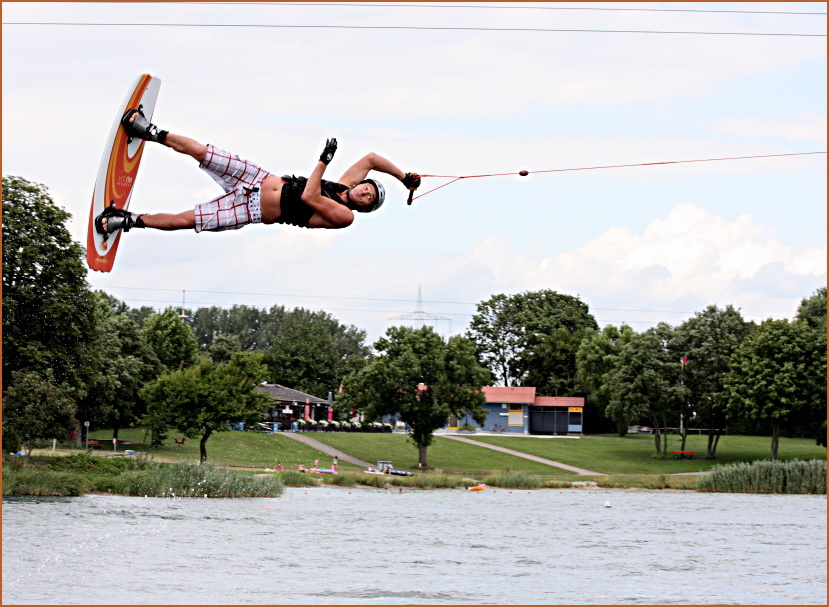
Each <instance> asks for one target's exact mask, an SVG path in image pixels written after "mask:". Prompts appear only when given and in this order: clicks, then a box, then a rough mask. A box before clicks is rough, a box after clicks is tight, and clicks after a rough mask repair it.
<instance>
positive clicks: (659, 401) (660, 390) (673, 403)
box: [608, 323, 687, 457]
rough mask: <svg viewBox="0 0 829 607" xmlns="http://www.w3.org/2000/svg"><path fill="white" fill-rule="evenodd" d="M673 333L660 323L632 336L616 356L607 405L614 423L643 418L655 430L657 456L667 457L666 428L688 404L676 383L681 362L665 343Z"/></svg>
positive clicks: (682, 391)
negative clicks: (620, 420) (685, 404)
mask: <svg viewBox="0 0 829 607" xmlns="http://www.w3.org/2000/svg"><path fill="white" fill-rule="evenodd" d="M672 331H673V329H672V328H671V327H670V326H669V325H667V324H665V323H660V324H659V325H657V326H656V327H653V328H651V329H648V330H647V331H645V332H644V333H638V334H634V335H632V336H631V338H630V340H629V341H628V342H627V343H625V344H624V345H623V346H622V348H621V349H620V352H619V358H618V364H617V365H616V369H615V371H614V373H613V375H612V382H611V391H612V396H611V400H610V404H609V405H608V410H609V415H610V416H611V417H612V418H614V419H619V418H621V419H629V420H634V419H637V418H641V417H646V418H647V419H648V420H649V422H650V425H651V426H652V427H653V428H654V443H655V444H654V446H655V447H656V455H657V456H659V457H662V456H665V455H667V447H668V436H667V430H666V429H667V428H668V427H669V424H670V423H671V421H672V420H675V419H678V416H679V412H680V408H681V406H682V403H683V402H685V401H686V400H687V396H686V393H685V389H684V387H683V386H682V384H681V383H680V381H679V375H680V362H679V361H678V360H673V358H674V357H673V356H672V355H671V353H670V351H669V350H668V343H669V342H670V339H671V337H672Z"/></svg>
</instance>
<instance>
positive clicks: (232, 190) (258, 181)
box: [195, 144, 270, 232]
mask: <svg viewBox="0 0 829 607" xmlns="http://www.w3.org/2000/svg"><path fill="white" fill-rule="evenodd" d="M199 167H200V168H201V169H202V170H204V171H205V172H206V173H207V174H208V175H210V176H211V177H212V178H213V179H214V180H215V181H216V183H218V184H219V185H220V186H222V189H223V190H224V191H225V194H224V195H222V196H219V197H218V198H214V199H213V200H211V201H209V202H203V203H201V204H197V205H196V207H195V213H196V226H195V229H196V232H222V231H224V230H238V229H239V228H241V227H243V226H246V225H248V224H249V223H262V207H261V203H260V199H259V194H260V193H259V191H256V192H249V190H251V189H253V188H259V187H261V185H262V182H263V181H264V180H265V177H267V176H268V175H270V173H268V172H267V171H266V170H264V169H263V168H261V167H259V166H258V165H255V164H253V163H252V162H249V161H247V160H243V159H242V158H239V156H237V155H236V154H229V153H228V152H225V151H224V150H220V149H219V148H217V147H215V146H213V145H210V144H208V146H207V156H205V158H204V161H203V162H202V163H201V164H200V165H199ZM246 189H247V190H246Z"/></svg>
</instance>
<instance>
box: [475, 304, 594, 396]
mask: <svg viewBox="0 0 829 607" xmlns="http://www.w3.org/2000/svg"><path fill="white" fill-rule="evenodd" d="M477 312H478V313H477V314H475V315H474V316H473V317H472V322H471V323H470V331H469V333H468V337H469V339H471V340H472V341H473V342H474V343H475V346H476V348H477V352H478V355H479V356H480V358H481V360H482V361H483V362H484V364H485V365H487V366H488V367H489V369H490V371H491V372H492V375H493V377H495V378H496V381H498V382H500V383H502V384H503V385H505V386H513V385H530V384H529V381H530V379H529V378H532V380H533V381H542V379H541V378H545V377H547V378H550V379H549V386H547V387H546V388H547V389H549V390H552V391H562V390H563V391H564V392H572V391H573V389H574V386H575V383H574V377H575V374H576V363H575V353H576V350H577V349H578V344H579V342H580V338H581V335H582V334H581V332H583V331H585V330H587V329H598V324H597V323H596V319H595V318H593V315H592V314H590V311H589V308H588V306H587V305H586V304H585V303H584V302H582V301H581V300H579V299H578V298H576V297H572V296H570V295H563V294H561V293H557V292H556V291H552V290H549V289H545V290H541V291H527V292H524V293H520V294H518V295H512V296H509V297H508V296H506V295H503V294H499V295H495V296H493V297H492V298H490V299H489V300H487V301H485V302H482V303H480V304H478V307H477ZM562 330H563V331H565V332H566V333H570V334H575V336H574V337H572V338H570V337H567V336H565V334H563V333H561V331H562Z"/></svg>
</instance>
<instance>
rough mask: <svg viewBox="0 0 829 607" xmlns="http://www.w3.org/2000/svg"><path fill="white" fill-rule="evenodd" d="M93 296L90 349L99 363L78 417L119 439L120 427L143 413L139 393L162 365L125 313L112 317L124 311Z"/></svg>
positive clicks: (81, 401) (109, 300)
mask: <svg viewBox="0 0 829 607" xmlns="http://www.w3.org/2000/svg"><path fill="white" fill-rule="evenodd" d="M95 297H96V298H97V300H98V306H97V307H96V310H95V318H96V323H97V330H96V337H95V339H94V341H93V342H92V343H91V344H90V347H92V348H94V349H95V350H96V351H97V352H98V353H99V354H100V364H99V365H98V367H97V368H96V370H95V373H94V374H93V376H92V378H91V379H90V382H89V390H88V392H87V394H86V396H85V397H84V398H82V399H80V400H79V401H78V416H79V417H80V418H81V419H82V420H83V421H89V422H91V424H92V425H93V426H94V427H98V428H100V427H104V426H109V427H111V428H112V431H113V434H112V435H113V438H118V431H119V429H120V428H122V427H125V426H127V425H129V424H130V423H132V422H133V421H135V420H136V419H137V418H139V417H140V416H141V415H143V414H144V413H145V410H146V405H145V403H144V401H143V400H142V399H141V397H140V396H139V391H140V390H141V388H142V387H143V386H144V385H145V384H146V383H148V382H150V381H152V380H154V379H155V378H156V377H157V376H158V374H159V373H161V363H160V361H159V360H158V357H157V356H156V354H155V352H154V351H153V350H152V348H150V346H149V345H148V344H147V342H146V341H145V340H144V336H143V334H142V332H141V331H140V330H139V329H138V325H137V324H136V323H135V321H134V320H133V319H132V318H131V317H130V316H129V315H128V314H127V313H126V311H124V313H120V314H115V313H114V312H113V309H123V308H121V307H120V306H117V305H116V306H113V300H112V299H111V298H109V297H106V296H105V295H104V294H103V293H101V292H98V293H95ZM116 301H117V300H116Z"/></svg>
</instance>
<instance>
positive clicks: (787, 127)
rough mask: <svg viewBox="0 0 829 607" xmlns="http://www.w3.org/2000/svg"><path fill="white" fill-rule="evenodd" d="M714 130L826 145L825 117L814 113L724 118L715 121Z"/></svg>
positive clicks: (729, 133)
mask: <svg viewBox="0 0 829 607" xmlns="http://www.w3.org/2000/svg"><path fill="white" fill-rule="evenodd" d="M714 129H715V130H716V131H718V132H720V133H726V134H728V135H737V136H740V137H753V138H757V139H760V138H765V137H778V138H781V139H789V140H791V141H817V142H820V143H826V116H825V115H819V114H815V113H814V112H797V113H796V114H795V115H794V116H792V117H791V118H757V117H752V118H724V119H722V120H719V121H717V123H716V124H715V125H714Z"/></svg>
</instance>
